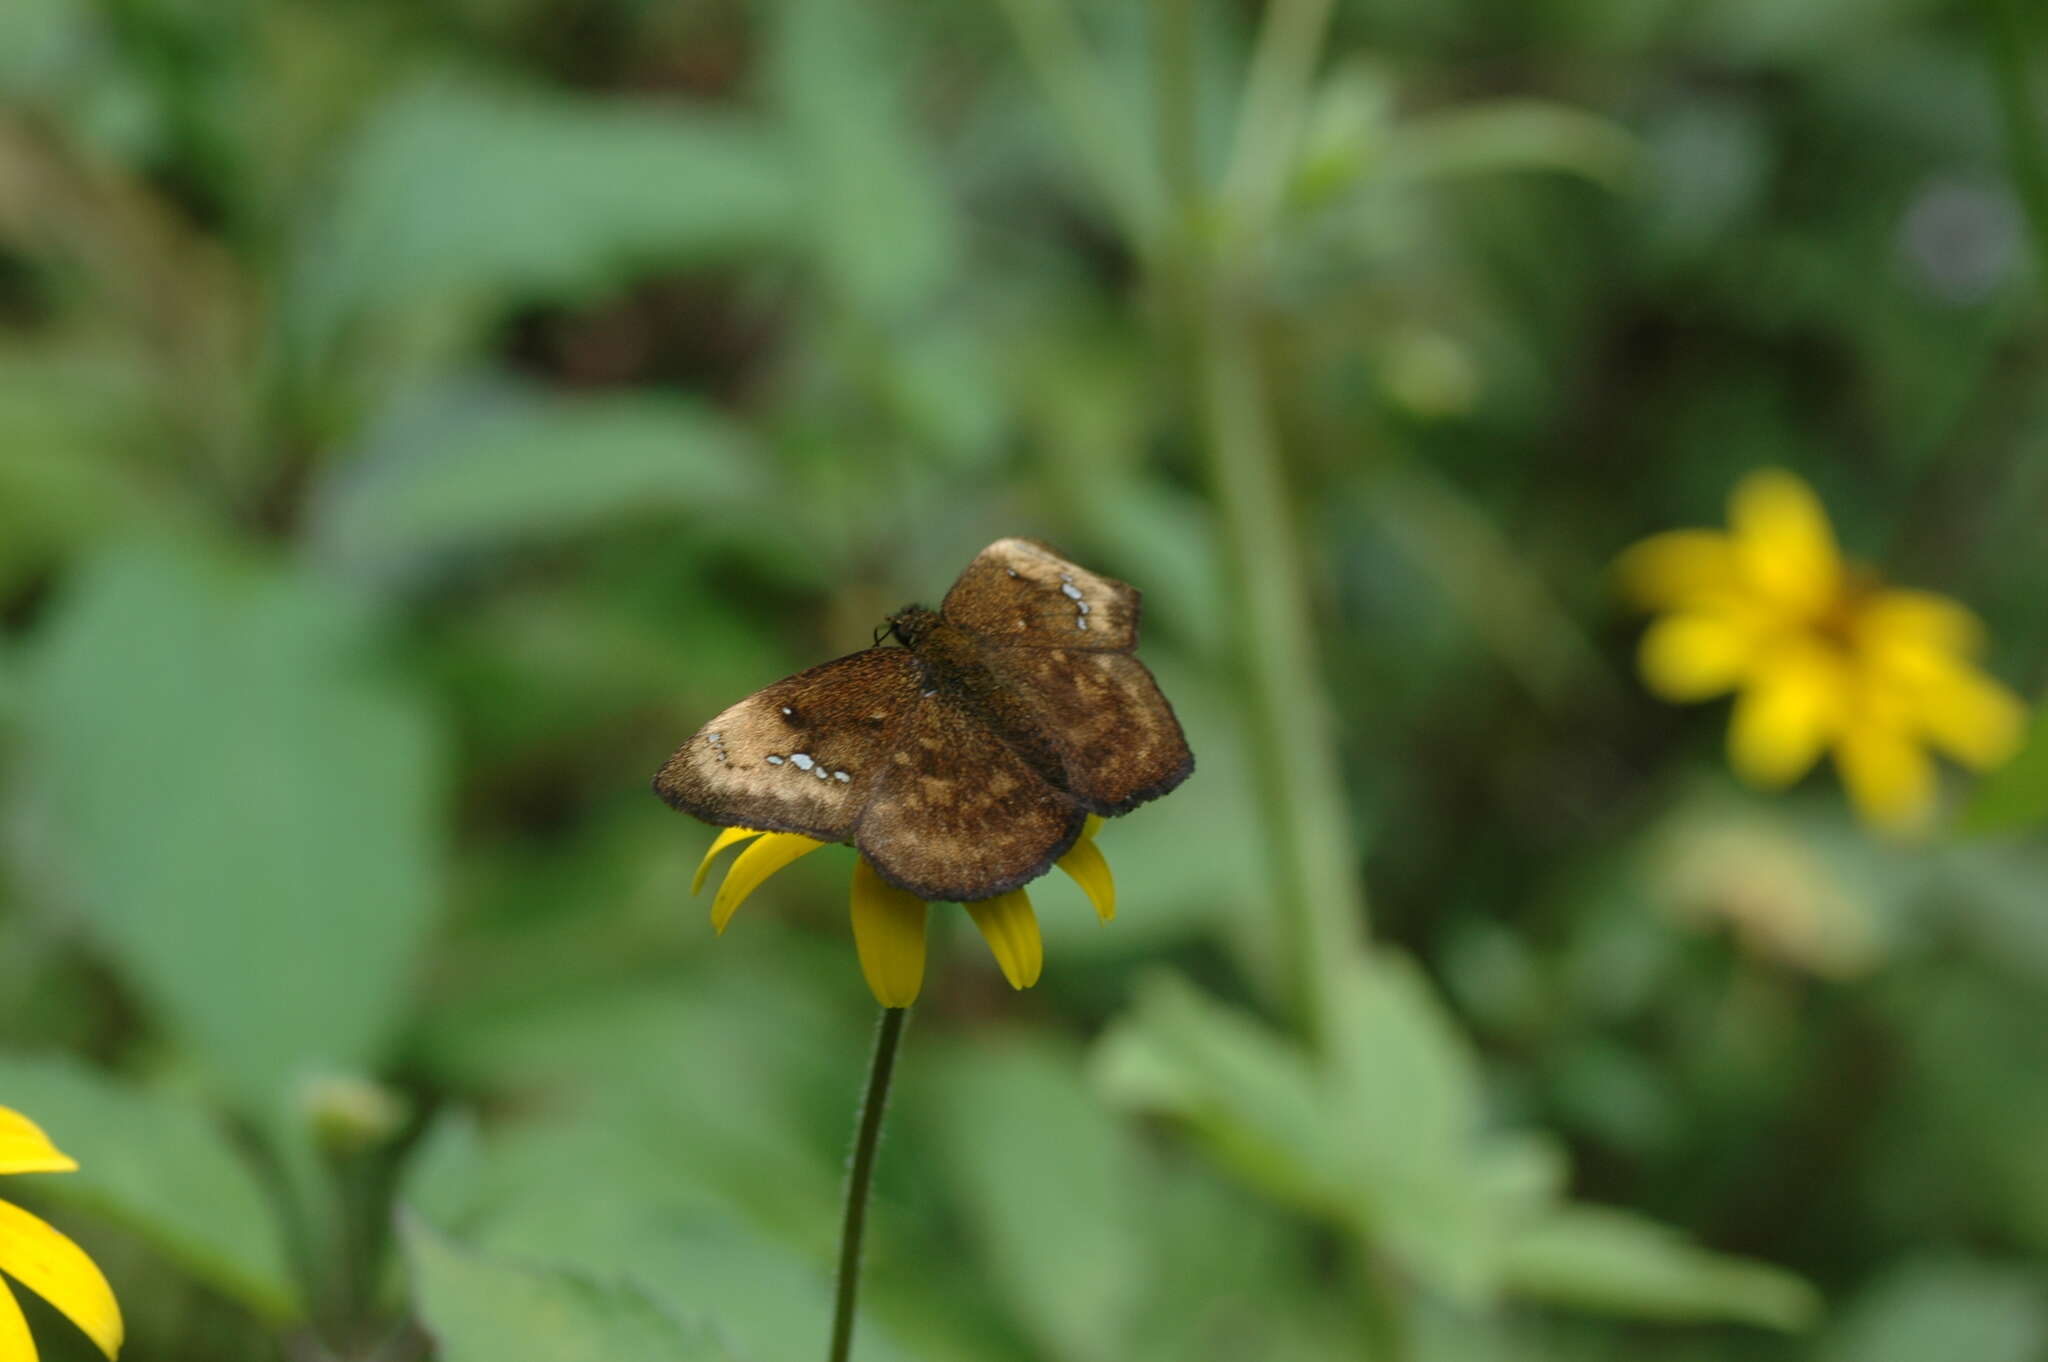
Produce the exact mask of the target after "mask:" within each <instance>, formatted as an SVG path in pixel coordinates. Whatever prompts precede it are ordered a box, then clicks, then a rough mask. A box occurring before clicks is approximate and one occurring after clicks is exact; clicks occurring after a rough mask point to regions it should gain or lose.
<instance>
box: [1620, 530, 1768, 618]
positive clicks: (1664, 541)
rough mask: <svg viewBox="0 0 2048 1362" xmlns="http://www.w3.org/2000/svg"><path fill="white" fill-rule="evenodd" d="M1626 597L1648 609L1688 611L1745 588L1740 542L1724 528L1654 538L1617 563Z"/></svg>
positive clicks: (1631, 549) (1628, 551)
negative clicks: (1738, 551)
mask: <svg viewBox="0 0 2048 1362" xmlns="http://www.w3.org/2000/svg"><path fill="white" fill-rule="evenodd" d="M1614 582H1615V586H1616V587H1617V588H1618V589H1619V590H1620V591H1621V593H1622V595H1623V596H1625V597H1627V598H1628V600H1629V601H1631V602H1632V603H1634V604H1635V605H1637V606H1639V607H1641V608H1642V609H1645V610H1685V609H1690V608H1692V607H1694V606H1696V605H1698V604H1700V603H1701V602H1702V601H1709V600H1714V599H1718V598H1719V597H1722V596H1725V595H1727V594H1728V593H1730V592H1733V591H1737V590H1739V589H1740V587H1741V584H1742V570H1741V568H1740V566H1739V565H1738V564H1737V561H1736V557H1735V543H1734V541H1733V540H1731V539H1730V538H1729V537H1728V536H1727V535H1725V534H1722V533H1721V532H1720V531H1718V530H1671V531H1668V532H1666V533H1664V534H1654V535H1651V536H1650V537H1649V538H1648V539H1645V540H1643V541H1642V542H1641V543H1638V544H1636V545H1634V546H1633V547H1631V548H1629V549H1627V550H1626V551H1624V552H1623V553H1622V555H1621V557H1619V558H1617V559H1616V560H1615V562H1614Z"/></svg>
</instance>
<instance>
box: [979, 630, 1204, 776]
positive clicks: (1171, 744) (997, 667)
mask: <svg viewBox="0 0 2048 1362" xmlns="http://www.w3.org/2000/svg"><path fill="white" fill-rule="evenodd" d="M983 658H984V660H985V664H986V665H987V667H988V669H989V670H990V672H992V673H993V674H994V676H995V678H996V680H997V681H998V682H999V683H1001V685H1003V686H1004V687H1005V688H1006V689H1007V690H1008V691H1009V693H1011V694H1012V695H1014V696H1015V697H1016V701H1017V703H1018V704H1019V705H1020V706H1021V708H1022V710H1023V712H1024V713H1025V714H1026V715H1028V716H1029V717H1030V719H1031V721H1032V726H1033V727H1034V728H1035V729H1036V730H1037V731H1038V732H1039V733H1040V734H1042V735H1043V736H1044V739H1045V741H1046V743H1047V744H1048V745H1049V746H1050V747H1051V749H1052V751H1053V753H1054V754H1055V755H1056V757H1057V759H1058V760H1059V762H1060V764H1061V765H1062V767H1063V768H1064V778H1063V779H1062V781H1061V784H1062V785H1063V786H1064V788H1065V789H1066V791H1067V792H1068V793H1069V794H1071V795H1072V796H1073V797H1074V798H1075V799H1076V800H1078V801H1079V802H1080V803H1081V804H1083V805H1084V806H1086V807H1087V809H1088V810H1089V811H1090V812H1092V813H1100V814H1119V813H1128V812H1129V811H1130V810H1132V809H1134V808H1136V807H1137V806H1138V805H1140V804H1143V803H1145V802H1146V801H1147V800H1151V799H1157V798H1158V797H1159V796H1161V795H1163V794H1165V793H1167V792H1168V791H1170V790H1172V789H1173V788H1174V787H1175V786H1177V785H1179V784H1180V783H1181V782H1182V781H1183V780H1186V779H1187V778H1188V775H1189V774H1190V773H1191V772H1192V771H1193V770H1194V769H1195V758H1194V753H1192V752H1191V751H1189V750H1188V740H1187V736H1186V735H1185V734H1184V733H1183V732H1182V731H1181V726H1180V720H1179V719H1178V718H1177V717H1176V716H1175V715H1174V712H1173V706H1172V705H1171V704H1169V703H1167V699H1166V697H1165V696H1164V695H1163V694H1161V693H1160V690H1159V685H1158V683H1157V682H1155V681H1154V680H1153V679H1152V673H1151V672H1150V671H1148V670H1146V668H1145V664H1144V663H1142V662H1140V661H1138V659H1137V658H1135V657H1132V656H1130V655H1129V654H1127V653H1105V652H1078V651H1069V650H1067V649H1064V648H987V649H985V650H984V652H983Z"/></svg>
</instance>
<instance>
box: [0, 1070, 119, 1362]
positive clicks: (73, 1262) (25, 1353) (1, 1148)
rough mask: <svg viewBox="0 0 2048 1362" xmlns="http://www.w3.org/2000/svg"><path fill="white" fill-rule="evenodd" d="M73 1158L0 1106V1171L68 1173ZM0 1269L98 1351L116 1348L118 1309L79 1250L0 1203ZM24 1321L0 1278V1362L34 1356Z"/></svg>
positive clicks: (31, 1361) (111, 1352)
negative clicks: (54, 1309) (81, 1332)
mask: <svg viewBox="0 0 2048 1362" xmlns="http://www.w3.org/2000/svg"><path fill="white" fill-rule="evenodd" d="M77 1167H78V1164H77V1163H76V1162H74V1161H73V1160H72V1159H70V1158H69V1157H67V1156H66V1155H64V1154H63V1153H61V1152H60V1151H59V1150H58V1148H57V1146H56V1145H54V1144H51V1143H50V1137H49V1136H47V1135H45V1134H43V1132H42V1131H41V1129H39V1128H38V1127H37V1126H36V1124H35V1122H33V1121H31V1120H29V1119H28V1118H27V1117H26V1116H23V1115H22V1114H21V1113H19V1112H17V1111H13V1110H11V1109H10V1108H7V1107H0V1174H5V1173H69V1172H73V1171H75V1170H76V1169H77ZM0 1273H4V1274H5V1277H11V1278H13V1279H14V1280H15V1281H16V1282H19V1283H20V1284H21V1285H23V1286H25V1287H27V1288H28V1289H29V1290H31V1291H33V1292H35V1293H36V1294H37V1295H38V1296H41V1297H42V1298H43V1299H44V1300H46V1301H48V1302H49V1303H50V1304H52V1305H54V1306H56V1307H57V1309H58V1310H60V1311H62V1312H63V1314H64V1316H65V1318H67V1319H69V1320H70V1321H71V1322H72V1323H73V1324H76V1325H77V1326H78V1327H79V1328H80V1329H82V1330H84V1331H85V1335H86V1337H87V1338H90V1339H91V1340H92V1341H93V1342H94V1343H96V1344H98V1345H99V1349H100V1351H101V1352H103V1353H105V1354H106V1355H107V1356H108V1357H110V1358H111V1357H115V1356H118V1355H119V1354H120V1351H121V1332H122V1331H121V1307H120V1306H119V1305H117V1304H115V1302H114V1292H113V1288H111V1287H109V1286H108V1285H107V1279H106V1278H105V1277H103V1276H101V1275H100V1270H99V1269H98V1268H96V1267H94V1266H93V1263H92V1259H90V1258H88V1257H86V1256H85V1250H84V1249H81V1248H80V1247H78V1245H76V1244H74V1243H72V1242H71V1241H70V1240H69V1239H66V1238H65V1237H64V1236H63V1235H61V1234H59V1233H58V1232H57V1231H56V1230H54V1229H51V1228H50V1227H49V1226H48V1225H46V1224H44V1223H43V1222H42V1221H40V1220H38V1219H37V1218H36V1217H34V1216H32V1215H30V1214H29V1213H28V1212H27V1211H24V1210H22V1209H21V1208H20V1207H19V1206H12V1205H9V1204H8V1203H7V1202H5V1201H0ZM35 1358H36V1343H35V1340H34V1339H33V1338H31V1337H29V1332H28V1320H27V1319H25V1318H23V1316H22V1313H21V1306H20V1304H19V1303H18V1302H17V1301H16V1300H15V1299H14V1293H13V1291H12V1290H10V1289H9V1288H8V1286H7V1282H6V1280H5V1278H4V1277H0V1362H35Z"/></svg>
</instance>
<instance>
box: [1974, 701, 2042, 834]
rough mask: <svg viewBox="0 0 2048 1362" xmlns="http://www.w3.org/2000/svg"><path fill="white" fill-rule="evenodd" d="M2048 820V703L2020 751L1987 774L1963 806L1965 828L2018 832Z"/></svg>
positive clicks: (2030, 727) (2040, 711) (2030, 728)
mask: <svg viewBox="0 0 2048 1362" xmlns="http://www.w3.org/2000/svg"><path fill="white" fill-rule="evenodd" d="M2044 823H2048V705H2043V706H2041V708H2039V709H2037V710H2036V711H2035V712H2034V721H2033V723H2032V724H2030V725H2029V726H2028V728H2027V737H2026V741H2025V742H2024V743H2023V744H2022V745H2021V747H2020V750H2019V753H2018V755H2016V756H2014V757H2013V759H2012V760H2011V761H2009V762H2007V763H2006V764H2005V765H2003V766H2001V767H1999V768H1998V769H1997V770H1996V771H1993V772H1992V773H1991V774H1990V775H1988V776H1986V777H1985V778H1984V781H1983V783H1982V784H1981V785H1979V786H1978V787H1977V793H1976V795H1975V797H1974V798H1972V799H1971V800H1970V803H1969V807H1968V808H1966V809H1964V810H1963V816H1962V819H1961V820H1960V826H1961V828H1962V830H1963V831H1964V832H1978V833H1982V832H2018V831H2022V830H2025V829H2029V828H2038V827H2040V826H2041V825H2042V824H2044Z"/></svg>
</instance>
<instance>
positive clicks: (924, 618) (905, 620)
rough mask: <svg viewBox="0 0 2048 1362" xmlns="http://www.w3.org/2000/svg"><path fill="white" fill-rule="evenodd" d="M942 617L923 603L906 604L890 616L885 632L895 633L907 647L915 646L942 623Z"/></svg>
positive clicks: (899, 640)
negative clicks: (926, 607) (922, 604)
mask: <svg viewBox="0 0 2048 1362" xmlns="http://www.w3.org/2000/svg"><path fill="white" fill-rule="evenodd" d="M941 618H942V617H941V616H940V614H939V612H938V611H936V610H927V609H925V608H924V607H923V606H921V605H906V606H904V607H903V608H902V609H901V610H898V611H897V612H896V613H895V614H893V615H891V616H889V622H888V624H887V625H886V626H885V628H884V633H886V634H893V635H894V636H895V637H896V639H897V641H898V642H900V643H901V644H902V645H903V646H904V647H906V648H915V647H916V646H917V644H918V640H919V639H922V638H923V637H924V636H925V635H926V634H929V633H930V632H931V631H932V630H933V629H934V628H936V627H937V626H938V625H939V624H940V623H941Z"/></svg>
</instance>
